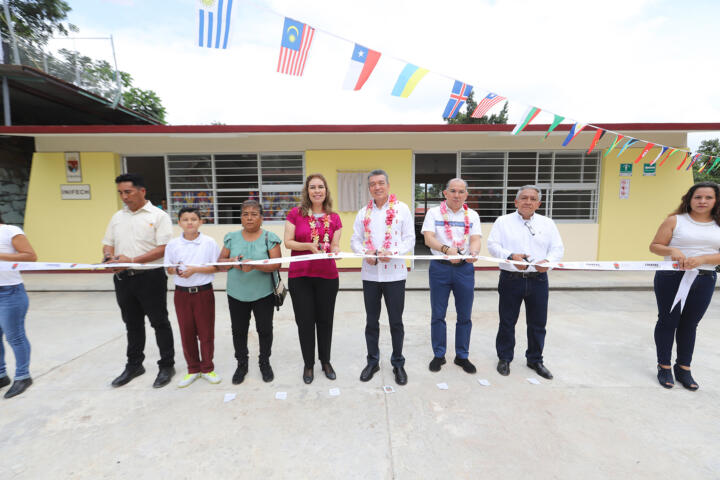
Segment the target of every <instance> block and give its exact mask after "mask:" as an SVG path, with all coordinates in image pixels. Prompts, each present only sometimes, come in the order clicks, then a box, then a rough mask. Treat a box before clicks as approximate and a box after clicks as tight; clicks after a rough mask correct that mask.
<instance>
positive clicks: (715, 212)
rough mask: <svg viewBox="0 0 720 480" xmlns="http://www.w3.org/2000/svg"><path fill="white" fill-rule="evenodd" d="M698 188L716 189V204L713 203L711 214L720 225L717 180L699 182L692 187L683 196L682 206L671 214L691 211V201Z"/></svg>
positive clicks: (719, 192) (719, 196)
mask: <svg viewBox="0 0 720 480" xmlns="http://www.w3.org/2000/svg"><path fill="white" fill-rule="evenodd" d="M698 188H712V189H713V190H714V191H715V205H713V208H712V210H710V216H712V218H713V220H715V223H717V224H718V225H720V186H718V184H717V183H715V182H698V183H696V184H695V185H693V186H692V187H690V189H689V190H688V191H687V193H686V194H685V195H683V196H682V199H681V200H680V206H679V207H678V208H677V209H676V210H675V211H674V212H672V213H671V214H670V215H681V214H683V213H690V211H691V208H690V201H691V200H692V197H693V195H695V190H697V189H698Z"/></svg>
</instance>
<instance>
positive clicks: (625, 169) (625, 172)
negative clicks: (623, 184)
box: [620, 163, 633, 177]
mask: <svg viewBox="0 0 720 480" xmlns="http://www.w3.org/2000/svg"><path fill="white" fill-rule="evenodd" d="M632 167H633V164H632V163H621V164H620V176H621V177H632Z"/></svg>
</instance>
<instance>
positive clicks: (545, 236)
mask: <svg viewBox="0 0 720 480" xmlns="http://www.w3.org/2000/svg"><path fill="white" fill-rule="evenodd" d="M541 200H542V193H541V191H540V189H539V188H538V187H536V186H534V185H525V186H524V187H521V188H520V189H519V190H518V192H517V195H516V196H515V207H517V211H515V212H513V213H509V214H507V215H503V216H502V217H498V218H497V220H495V223H494V224H493V228H492V231H491V232H490V236H489V237H488V250H489V251H490V254H491V255H492V256H493V257H496V258H505V259H508V260H515V261H518V262H527V263H532V264H533V265H522V264H513V263H501V264H500V281H499V282H498V293H499V294H500V302H499V311H500V326H499V328H498V333H497V337H496V339H495V348H496V350H497V355H498V359H499V361H498V365H497V371H498V373H500V375H509V374H510V362H512V360H513V354H514V350H515V324H516V323H517V320H518V316H519V315H520V305H521V304H522V303H523V301H524V302H525V317H526V323H527V339H528V340H527V341H528V346H527V350H526V351H525V357H526V359H527V366H528V367H530V368H531V369H533V370H535V371H536V372H537V374H538V375H540V376H541V377H544V378H547V379H551V378H553V376H552V373H550V371H549V370H548V369H547V368H546V367H545V365H544V364H543V356H542V353H543V346H544V345H545V325H546V323H547V305H548V277H547V273H546V272H547V271H548V268H547V267H542V266H541V265H542V264H543V263H547V262H558V261H560V260H561V259H562V256H563V252H564V247H563V243H562V239H561V238H560V233H559V232H558V229H557V227H556V226H555V222H553V221H552V220H551V219H550V218H548V217H545V216H543V215H540V214H538V213H535V211H536V210H537V209H538V208H539V207H540V204H541Z"/></svg>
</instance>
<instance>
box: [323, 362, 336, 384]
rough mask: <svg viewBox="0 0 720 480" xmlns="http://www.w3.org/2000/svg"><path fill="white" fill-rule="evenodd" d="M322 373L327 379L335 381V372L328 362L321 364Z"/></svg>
mask: <svg viewBox="0 0 720 480" xmlns="http://www.w3.org/2000/svg"><path fill="white" fill-rule="evenodd" d="M322 369H323V372H325V376H326V377H327V378H329V379H330V380H335V379H336V378H337V375H335V370H333V367H332V365H330V362H328V363H323V366H322Z"/></svg>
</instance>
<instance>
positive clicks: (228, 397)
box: [223, 393, 237, 403]
mask: <svg viewBox="0 0 720 480" xmlns="http://www.w3.org/2000/svg"><path fill="white" fill-rule="evenodd" d="M236 396H237V394H235V393H226V394H225V398H224V399H223V401H224V402H225V403H227V402H232V401H233V400H235V397H236Z"/></svg>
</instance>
